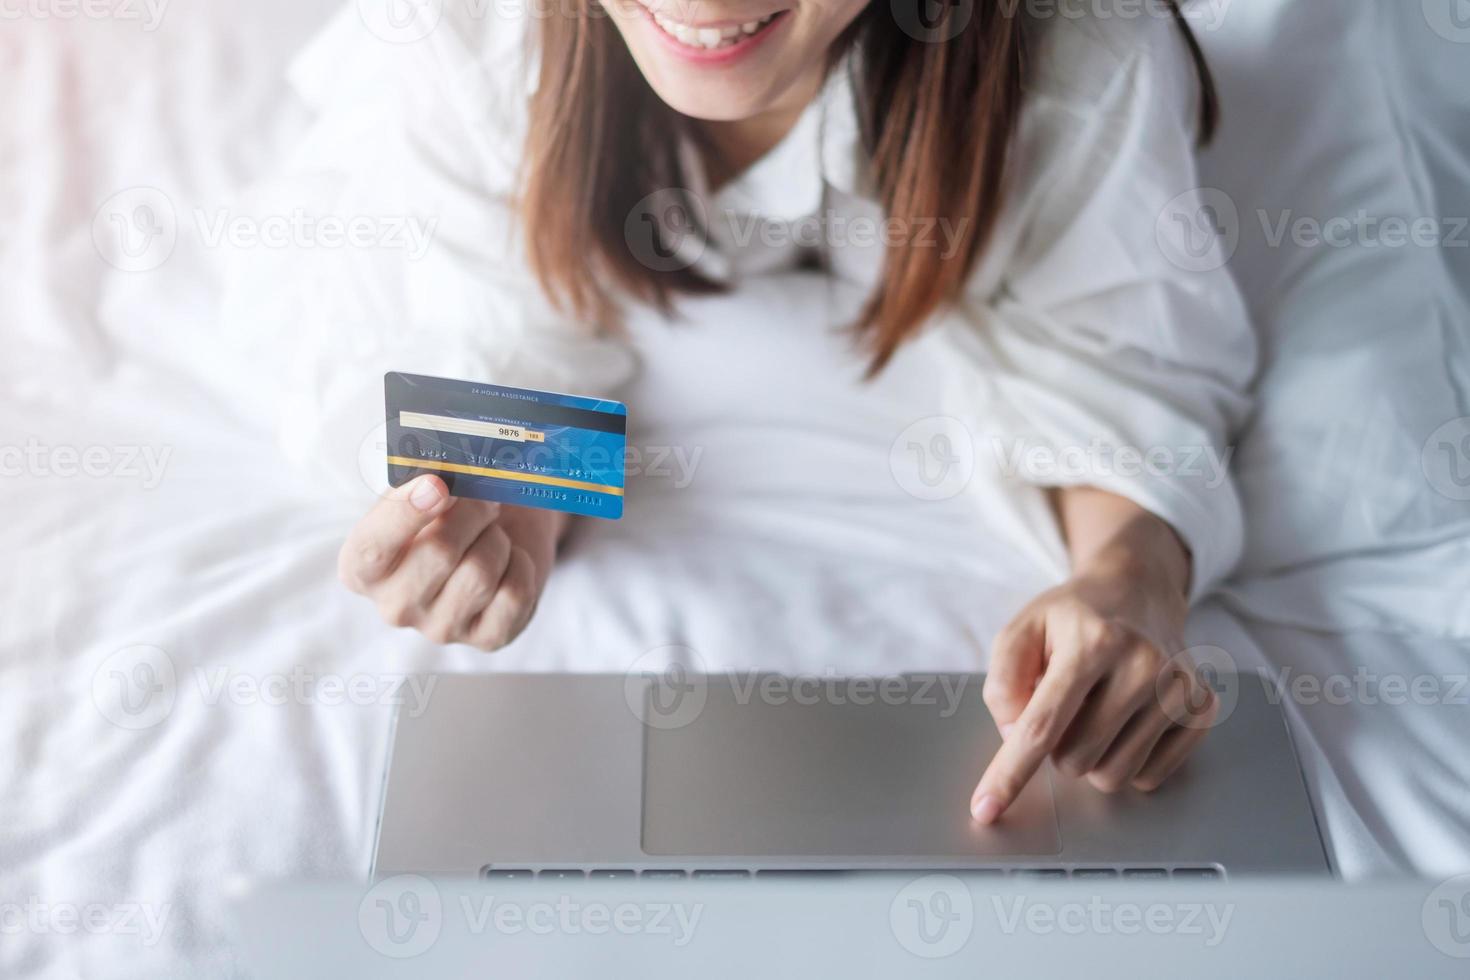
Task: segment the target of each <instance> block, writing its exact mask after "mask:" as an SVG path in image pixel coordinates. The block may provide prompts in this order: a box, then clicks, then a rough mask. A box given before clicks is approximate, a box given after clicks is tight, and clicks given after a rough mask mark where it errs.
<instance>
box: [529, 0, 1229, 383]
mask: <svg viewBox="0 0 1470 980" xmlns="http://www.w3.org/2000/svg"><path fill="white" fill-rule="evenodd" d="M909 2H911V3H912V4H913V7H914V11H913V18H912V22H911V23H903V22H901V21H903V20H905V19H907V14H908V11H906V9H905V8H904V6H903V4H902V3H900V2H894V3H883V2H877V0H875V2H873V3H871V4H870V5H869V6H868V7H867V9H865V10H864V11H863V12H862V13H861V14H860V15H859V16H858V18H857V19H856V20H855V21H854V22H853V24H852V25H851V26H850V27H849V28H848V30H847V31H846V32H845V33H844V35H843V36H842V38H841V39H839V41H838V42H837V44H836V45H835V46H834V50H833V51H832V52H830V58H831V63H832V64H837V63H838V62H839V61H840V59H841V56H842V55H843V54H845V53H846V52H847V51H849V50H854V51H855V53H856V57H855V58H854V59H853V60H852V61H851V62H850V64H853V65H856V66H858V69H859V70H858V74H857V75H856V76H855V77H854V78H853V92H854V98H855V99H856V106H855V108H856V111H857V118H858V120H859V125H860V129H861V133H862V140H863V145H864V149H865V150H866V152H867V154H868V157H869V161H870V170H869V173H870V176H871V180H872V182H873V186H874V187H875V188H876V190H877V192H878V194H879V200H880V202H881V204H882V206H883V210H884V213H885V215H886V216H887V217H889V218H890V219H897V220H898V221H900V222H904V221H908V222H912V224H909V225H907V226H908V227H915V226H917V224H918V223H919V222H921V221H922V220H924V219H928V220H929V221H933V220H935V219H938V218H940V217H946V216H947V217H950V218H953V219H955V220H956V225H955V226H956V227H958V228H960V229H962V230H961V232H960V235H961V237H960V242H959V247H958V249H957V250H954V251H953V252H952V254H949V255H945V254H941V250H940V249H937V248H932V247H915V246H908V245H896V246H895V245H891V244H890V245H889V247H888V248H887V250H886V253H885V256H884V264H883V271H882V274H881V277H880V279H879V281H878V283H877V285H876V287H875V289H874V291H873V293H872V295H871V296H870V297H869V299H868V301H867V305H866V306H865V308H864V309H863V311H862V313H861V314H860V316H859V318H858V321H857V323H856V324H855V329H856V331H857V333H858V336H859V338H860V340H861V342H862V343H863V344H864V345H865V346H866V348H867V349H868V351H869V352H870V354H871V356H872V361H871V370H872V372H873V373H876V372H877V371H879V370H881V369H882V368H883V366H884V365H885V364H886V363H887V362H888V360H889V359H890V358H891V357H892V356H893V353H894V351H896V350H897V349H898V347H899V345H900V344H902V343H903V342H904V340H906V339H907V338H909V337H911V336H912V335H913V334H914V333H915V332H917V331H918V330H919V329H920V328H921V327H922V326H923V325H924V323H925V322H926V321H927V320H928V318H929V317H930V316H931V315H932V314H933V313H934V312H935V311H936V310H938V309H939V308H940V307H941V306H942V305H943V304H945V303H947V302H949V301H950V300H952V299H954V298H955V297H957V296H958V295H959V294H960V292H961V291H962V290H963V289H964V287H965V284H966V282H967V281H968V279H969V277H970V275H971V273H972V271H973V270H974V268H975V265H976V263H977V262H978V261H979V258H980V256H981V255H982V254H983V252H984V250H985V248H986V246H987V244H988V243H989V241H990V238H991V236H992V234H993V232H994V230H995V225H996V222H997V219H998V217H999V214H1000V211H1001V204H1002V201H1003V195H1004V192H1005V186H1006V177H1007V172H1006V163H1007V158H1008V156H1009V151H1010V148H1011V144H1012V142H1013V140H1014V138H1015V134H1016V130H1017V127H1018V124H1019V119H1020V115H1021V104H1022V97H1023V91H1024V85H1025V83H1026V80H1027V78H1026V69H1027V56H1026V18H1025V17H1024V16H1022V15H1021V14H1020V13H1019V12H1018V11H1019V9H1020V7H1019V4H1018V2H1017V0H951V2H946V3H945V5H944V7H943V9H942V11H941V13H940V14H939V16H938V17H937V18H935V19H932V20H920V18H919V13H918V8H919V7H920V5H921V4H928V3H930V2H932V0H909ZM1163 2H1164V3H1165V4H1166V5H1167V7H1168V8H1169V10H1170V11H1171V13H1172V16H1173V17H1174V18H1175V19H1176V21H1177V23H1178V25H1179V28H1180V31H1181V32H1182V34H1183V37H1184V41H1185V43H1186V44H1187V45H1188V47H1189V50H1190V53H1191V55H1192V56H1193V58H1194V61H1195V64H1196V66H1197V68H1198V71H1199V76H1200V86H1201V93H1202V95H1201V100H1200V102H1201V105H1200V117H1201V118H1200V134H1201V141H1202V142H1203V141H1208V140H1209V138H1210V137H1211V136H1212V135H1213V133H1214V130H1215V126H1216V121H1217V116H1218V108H1217V100H1216V95H1215V89H1214V85H1213V82H1212V80H1211V78H1210V74H1209V68H1208V66H1207V65H1206V64H1205V60H1204V55H1203V53H1202V51H1201V49H1200V46H1199V43H1198V40H1197V39H1196V38H1195V36H1194V34H1193V32H1192V31H1191V30H1190V29H1189V25H1188V24H1187V23H1186V22H1185V20H1184V18H1183V15H1182V14H1181V13H1180V10H1179V6H1178V2H1177V0H1163ZM573 3H574V5H575V7H576V10H575V11H574V12H572V13H570V14H569V15H568V16H556V17H550V18H545V19H543V20H542V21H541V26H540V32H539V40H538V41H537V43H539V52H538V55H539V60H540V78H539V84H538V86H537V89H536V92H535V94H534V95H533V96H532V98H531V104H530V131H529V136H528V139H527V144H526V148H525V149H526V152H525V155H524V158H523V160H524V167H525V169H524V174H523V178H524V180H523V191H522V197H521V200H520V214H521V219H522V224H523V227H524V234H525V236H526V246H527V254H528V257H529V260H530V263H531V268H532V270H533V271H534V273H535V274H536V276H537V278H538V279H539V280H540V283H541V286H542V288H543V289H544V290H545V291H546V293H547V295H548V296H550V297H551V298H552V300H553V302H556V303H557V304H559V305H561V306H562V307H564V308H567V309H569V310H570V311H572V312H573V313H574V314H576V315H578V316H580V317H582V318H585V319H587V320H589V321H592V322H596V323H598V324H600V325H603V326H611V325H613V324H616V323H617V322H618V320H619V314H618V311H619V306H620V304H619V302H618V300H617V297H618V295H619V294H620V293H621V294H622V295H626V296H631V297H633V298H635V299H638V300H641V301H643V302H647V303H651V304H653V305H655V306H657V307H658V308H660V309H662V310H664V311H666V312H667V311H668V310H669V309H670V307H671V303H672V299H673V296H674V295H675V294H676V293H694V294H707V293H713V292H718V291H720V290H721V288H722V287H721V286H720V285H719V284H717V283H715V282H712V281H711V280H710V279H708V278H707V277H705V276H703V275H701V274H700V273H699V272H698V271H697V270H696V269H695V268H693V267H692V265H690V264H687V263H679V262H675V263H670V264H667V265H664V264H660V263H657V262H650V261H648V260H647V257H646V256H641V255H639V254H637V252H636V251H635V249H634V248H633V247H632V242H631V241H630V236H629V234H628V221H629V218H630V215H633V214H635V212H636V211H637V210H638V209H639V208H640V206H642V205H643V203H644V202H646V201H648V200H649V199H650V196H651V195H657V194H660V193H668V192H670V191H671V190H675V189H678V188H683V187H686V186H687V180H686V176H685V174H684V173H683V168H682V166H681V163H680V153H679V139H678V136H679V134H681V133H689V134H690V135H693V133H692V132H691V127H690V125H689V123H690V121H689V120H688V119H687V118H685V117H683V116H680V115H679V114H678V113H676V112H675V111H674V110H673V109H671V108H669V107H668V106H667V105H665V104H664V103H663V101H662V100H660V99H659V97H658V96H657V95H656V94H655V93H654V91H653V90H652V89H651V88H650V87H649V85H648V83H647V82H646V81H645V80H644V78H643V76H642V74H641V72H640V71H639V69H638V67H637V65H636V64H635V63H634V61H633V57H632V55H631V54H630V53H629V51H628V49H627V46H626V45H625V44H624V42H623V40H622V38H621V36H620V35H619V34H618V31H617V28H616V27H615V26H614V25H613V24H612V22H611V21H610V19H609V18H608V16H607V14H606V13H605V11H603V10H602V9H601V7H600V6H599V5H598V3H597V2H596V0H573ZM961 18H963V20H961ZM676 192H677V191H676ZM697 211H698V209H697V208H694V209H692V210H691V212H690V213H697ZM695 231H696V232H699V231H700V229H695Z"/></svg>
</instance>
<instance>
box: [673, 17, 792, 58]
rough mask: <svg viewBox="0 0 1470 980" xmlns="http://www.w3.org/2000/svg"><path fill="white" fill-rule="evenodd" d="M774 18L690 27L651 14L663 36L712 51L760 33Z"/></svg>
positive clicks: (692, 46)
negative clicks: (735, 24) (724, 24)
mask: <svg viewBox="0 0 1470 980" xmlns="http://www.w3.org/2000/svg"><path fill="white" fill-rule="evenodd" d="M775 16H776V15H775V14H772V15H771V16H770V17H763V18H762V19H760V20H752V21H749V22H747V23H744V24H741V25H739V26H734V25H731V26H729V27H690V26H689V25H687V24H681V23H679V22H678V21H676V20H674V19H672V18H670V17H666V16H664V15H663V14H658V13H655V14H653V21H654V23H655V24H657V25H658V26H659V27H660V28H662V29H663V31H664V33H665V34H668V35H670V36H671V37H673V38H674V39H675V40H677V41H678V42H679V43H680V44H687V45H688V46H689V47H691V48H701V49H703V50H706V51H713V50H715V49H718V48H728V47H730V46H731V45H734V44H739V43H740V42H741V41H743V40H744V39H745V38H746V37H748V36H750V35H751V34H755V33H757V32H758V31H760V29H761V28H762V27H765V26H766V25H767V24H769V23H770V22H771V20H772V19H774V18H775Z"/></svg>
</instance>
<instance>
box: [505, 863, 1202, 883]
mask: <svg viewBox="0 0 1470 980" xmlns="http://www.w3.org/2000/svg"><path fill="white" fill-rule="evenodd" d="M923 873H925V872H924V870H923V869H920V868H905V869H903V870H901V871H895V870H890V869H884V870H879V871H858V870H847V869H842V868H812V869H778V868H769V869H760V870H748V869H744V868H695V869H689V868H638V869H634V868H497V867H494V866H491V865H486V866H485V867H483V868H481V869H480V876H481V877H482V878H489V879H493V880H496V881H514V880H526V879H529V878H540V879H543V880H552V881H558V880H559V881H569V880H576V879H588V878H590V879H594V880H603V881H612V880H627V879H632V878H642V879H646V880H649V881H674V880H680V879H686V878H696V879H701V880H741V879H749V878H751V877H752V876H753V877H756V878H806V877H812V876H814V875H827V876H832V875H848V874H903V875H915V874H923ZM934 873H939V874H962V875H970V876H978V877H987V876H990V877H997V878H1002V877H1014V878H1028V879H1037V880H1074V881H1100V880H1110V879H1111V880H1117V879H1125V880H1134V881H1168V880H1173V881H1220V880H1223V879H1224V878H1225V870H1224V869H1223V868H1221V867H1220V866H1218V865H1189V866H1180V867H1134V866H1118V867H1073V868H1061V867H1013V868H940V869H934Z"/></svg>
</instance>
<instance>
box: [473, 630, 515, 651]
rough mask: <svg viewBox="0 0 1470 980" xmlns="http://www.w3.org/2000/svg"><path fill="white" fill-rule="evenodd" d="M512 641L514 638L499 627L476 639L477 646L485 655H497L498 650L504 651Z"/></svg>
mask: <svg viewBox="0 0 1470 980" xmlns="http://www.w3.org/2000/svg"><path fill="white" fill-rule="evenodd" d="M511 639H512V637H510V636H508V635H506V630H505V629H504V628H502V627H498V626H497V627H495V628H494V629H490V630H486V631H484V632H482V633H481V634H480V635H479V636H478V637H477V638H476V639H475V646H476V647H478V648H479V649H481V650H483V651H484V652H485V653H495V652H496V651H498V650H501V649H504V648H505V646H506V644H508V643H510V641H511Z"/></svg>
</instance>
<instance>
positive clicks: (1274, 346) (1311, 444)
mask: <svg viewBox="0 0 1470 980" xmlns="http://www.w3.org/2000/svg"><path fill="white" fill-rule="evenodd" d="M1456 5H1458V8H1457V7H1456ZM1465 7H1466V3H1465V0H1422V2H1421V0H1412V2H1409V0H1404V2H1394V3H1376V4H1361V3H1343V2H1341V0H1270V2H1262V0H1253V2H1251V3H1231V2H1230V0H1213V2H1206V3H1202V4H1198V5H1196V7H1195V8H1193V10H1192V13H1193V14H1194V15H1196V16H1194V18H1193V19H1194V21H1195V23H1196V24H1197V25H1199V26H1201V27H1202V28H1203V27H1206V26H1207V25H1209V24H1213V23H1218V29H1215V30H1208V29H1205V30H1202V32H1201V40H1202V42H1203V43H1204V45H1205V47H1206V50H1207V53H1208V55H1209V58H1210V62H1211V65H1212V68H1213V69H1214V71H1215V73H1216V76H1217V79H1218V82H1219V85H1220V91H1221V96H1222V102H1223V107H1224V113H1225V121H1224V125H1223V127H1222V129H1221V132H1220V134H1219V136H1218V138H1217V140H1216V143H1215V145H1214V147H1213V148H1212V149H1211V150H1210V151H1208V152H1207V154H1206V155H1205V159H1204V161H1203V167H1202V173H1203V175H1204V178H1203V179H1204V182H1205V183H1206V185H1207V186H1211V187H1214V188H1218V189H1219V190H1220V191H1222V192H1223V195H1216V196H1215V197H1214V203H1215V204H1216V211H1215V212H1213V213H1210V214H1206V215H1203V216H1202V220H1210V219H1217V220H1218V221H1219V222H1220V223H1221V224H1223V225H1224V227H1225V228H1226V230H1227V231H1231V232H1234V231H1236V230H1238V232H1239V244H1238V247H1237V248H1236V249H1235V251H1234V254H1233V258H1231V260H1230V261H1231V268H1232V269H1233V271H1234V273H1235V275H1236V276H1237V278H1238V279H1239V281H1240V284H1241V286H1242V288H1243V290H1244V292H1245V294H1246V297H1247V299H1248V301H1249V302H1250V303H1251V306H1252V313H1253V315H1254V317H1255V319H1256V323H1257V325H1258V328H1259V330H1260V333H1261V339H1262V349H1263V352H1264V355H1265V360H1264V364H1263V369H1262V373H1261V376H1260V380H1259V386H1258V395H1259V404H1258V407H1257V411H1256V414H1255V416H1254V418H1253V421H1252V423H1251V424H1250V426H1249V427H1248V429H1247V431H1246V432H1245V433H1244V435H1243V437H1242V439H1241V441H1240V445H1239V449H1238V452H1237V455H1236V458H1235V463H1236V466H1237V474H1238V477H1239V480H1240V484H1241V493H1242V497H1243V501H1244V504H1245V511H1246V521H1247V539H1246V554H1245V558H1244V562H1243V565H1242V569H1241V573H1242V575H1243V576H1257V577H1259V576H1261V575H1263V574H1269V573H1278V572H1284V571H1288V570H1291V569H1298V568H1301V567H1302V566H1304V565H1307V564H1311V563H1320V562H1324V561H1331V560H1336V559H1343V558H1350V557H1352V556H1360V555H1369V554H1379V555H1381V554H1382V553H1383V552H1385V551H1393V550H1401V549H1411V548H1426V549H1427V548H1430V547H1431V546H1436V545H1440V546H1442V545H1444V544H1445V543H1446V542H1452V541H1453V540H1454V539H1457V538H1458V539H1460V540H1461V541H1465V540H1470V420H1466V416H1470V403H1467V392H1470V355H1467V351H1466V344H1467V339H1470V327H1467V325H1470V304H1467V298H1470V227H1467V226H1466V225H1467V222H1466V220H1465V219H1466V218H1467V217H1470V145H1467V143H1470V141H1467V140H1466V139H1465V134H1470V120H1467V116H1470V94H1467V93H1470V18H1465V19H1464V20H1463V21H1462V22H1461V21H1457V20H1455V19H1454V18H1453V16H1452V15H1454V14H1456V13H1462V14H1463V13H1466V12H1470V11H1466V10H1465V9H1464V8H1465ZM1460 23H1463V25H1464V26H1462V27H1460V26H1456V25H1457V24H1460ZM1456 132H1458V133H1459V134H1460V136H1459V137H1458V138H1456V137H1455V136H1453V135H1452V134H1454V133H1456ZM1416 237H1417V238H1418V239H1420V240H1421V241H1423V242H1441V243H1442V246H1443V247H1429V246H1427V245H1424V244H1414V243H1413V239H1415V238H1416ZM1401 238H1407V239H1409V243H1407V244H1401V245H1396V244H1395V242H1397V241H1398V240H1399V239H1401ZM1452 267H1453V268H1454V269H1455V270H1457V271H1455V272H1453V273H1452V271H1451V270H1452ZM1456 277H1457V278H1458V280H1459V282H1458V284H1456V283H1455V282H1454V279H1455V278H1456Z"/></svg>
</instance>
